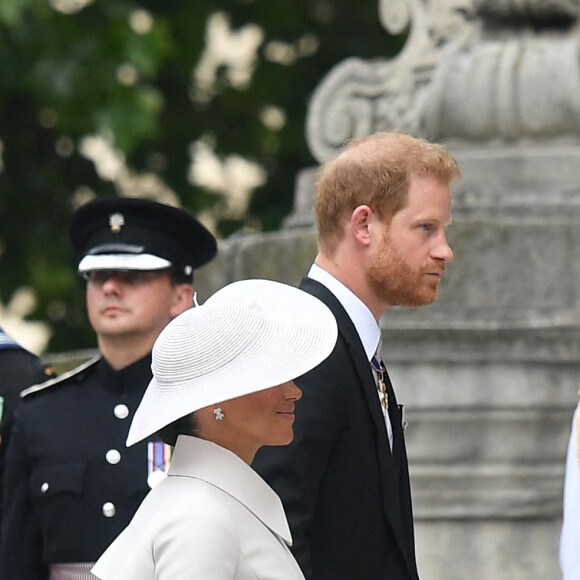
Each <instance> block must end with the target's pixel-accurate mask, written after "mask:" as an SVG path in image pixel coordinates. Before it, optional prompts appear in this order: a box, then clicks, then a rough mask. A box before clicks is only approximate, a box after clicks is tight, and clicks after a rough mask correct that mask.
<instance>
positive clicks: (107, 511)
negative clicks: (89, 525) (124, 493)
mask: <svg viewBox="0 0 580 580" xmlns="http://www.w3.org/2000/svg"><path fill="white" fill-rule="evenodd" d="M101 509H102V510H103V515H104V516H105V517H106V518H112V517H115V514H116V513H117V508H116V507H115V504H114V503H112V502H110V501H107V502H105V503H104V504H103V507H102V508H101Z"/></svg>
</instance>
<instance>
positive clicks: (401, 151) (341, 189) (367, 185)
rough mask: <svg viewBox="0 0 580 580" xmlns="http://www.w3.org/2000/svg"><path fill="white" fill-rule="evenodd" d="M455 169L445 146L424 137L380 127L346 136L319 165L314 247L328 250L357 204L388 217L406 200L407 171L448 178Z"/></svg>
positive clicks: (387, 219)
mask: <svg viewBox="0 0 580 580" xmlns="http://www.w3.org/2000/svg"><path fill="white" fill-rule="evenodd" d="M460 175H461V171H460V169H459V166H458V165H457V162H456V161H455V159H454V158H453V156H452V155H451V154H450V153H449V152H448V151H447V149H446V148H445V147H444V146H442V145H439V144H436V143H431V142H430V141H427V140H425V139H417V138H414V137H410V136H408V135H405V134H403V133H386V132H385V133H375V134H373V135H370V136H367V137H362V138H360V139H353V140H351V141H349V142H348V143H347V144H346V146H345V147H344V148H343V150H342V152H341V153H340V154H339V155H338V157H336V158H334V159H333V160H331V161H329V162H328V163H326V164H324V165H323V166H322V167H321V168H320V172H319V177H318V181H317V184H316V192H315V198H314V214H315V217H316V225H317V227H318V242H319V250H320V251H321V252H322V253H324V254H326V255H329V256H330V255H333V253H334V252H335V251H336V248H337V246H338V244H339V242H340V241H341V238H342V235H343V227H344V222H345V220H348V219H350V216H351V215H352V212H353V211H354V209H355V208H356V207H358V206H360V205H368V206H369V207H370V208H371V209H372V211H373V212H374V213H376V214H377V215H378V217H379V218H380V219H381V220H384V221H385V223H389V222H390V220H391V219H392V217H393V216H394V215H395V214H396V213H397V212H398V211H399V210H400V209H402V208H403V207H404V206H405V205H406V203H407V196H408V192H409V185H410V182H411V177H412V176H419V177H422V176H431V177H434V178H436V179H438V180H440V181H442V182H444V183H448V184H450V183H452V182H453V181H455V180H457V179H458V178H459V177H460Z"/></svg>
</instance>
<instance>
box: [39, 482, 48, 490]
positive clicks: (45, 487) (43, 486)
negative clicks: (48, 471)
mask: <svg viewBox="0 0 580 580" xmlns="http://www.w3.org/2000/svg"><path fill="white" fill-rule="evenodd" d="M49 487H50V485H48V481H45V482H44V483H43V484H42V485H41V486H40V493H46V492H47V491H48V488H49Z"/></svg>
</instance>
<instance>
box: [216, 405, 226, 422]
mask: <svg viewBox="0 0 580 580" xmlns="http://www.w3.org/2000/svg"><path fill="white" fill-rule="evenodd" d="M213 414H214V415H215V420H216V421H221V420H222V419H223V418H224V414H223V411H222V410H221V409H220V408H219V407H216V408H215V409H214V410H213Z"/></svg>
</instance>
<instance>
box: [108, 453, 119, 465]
mask: <svg viewBox="0 0 580 580" xmlns="http://www.w3.org/2000/svg"><path fill="white" fill-rule="evenodd" d="M105 459H106V460H107V463H110V464H111V465H117V463H119V461H121V454H120V453H119V452H118V451H117V450H116V449H109V451H107V453H106V454H105Z"/></svg>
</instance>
